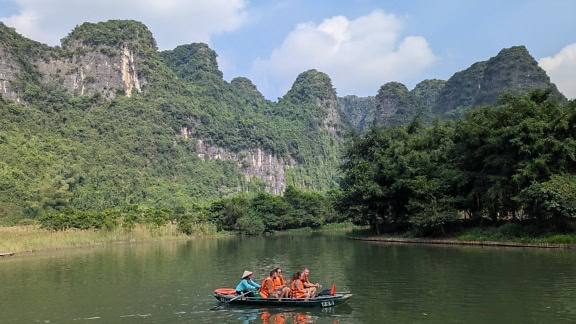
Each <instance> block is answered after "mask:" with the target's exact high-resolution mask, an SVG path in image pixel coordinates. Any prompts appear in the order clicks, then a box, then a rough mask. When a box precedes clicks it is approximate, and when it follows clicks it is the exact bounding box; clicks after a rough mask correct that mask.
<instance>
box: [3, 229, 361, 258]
mask: <svg viewBox="0 0 576 324" xmlns="http://www.w3.org/2000/svg"><path fill="white" fill-rule="evenodd" d="M355 228H358V227H356V226H354V225H350V224H348V223H341V224H331V225H327V226H326V227H325V228H322V227H321V228H318V229H311V228H300V229H294V230H286V231H277V232H274V233H273V234H272V235H284V234H295V233H305V232H327V231H343V230H352V229H355ZM235 235H238V234H237V233H234V232H217V233H206V234H200V233H199V234H195V235H186V234H183V233H180V232H178V231H177V229H176V227H175V226H173V225H167V226H164V227H160V228H149V227H146V226H137V227H136V228H135V229H134V230H133V231H131V232H125V231H122V230H114V231H102V230H100V231H94V230H76V229H69V230H64V231H50V230H46V229H41V228H39V227H38V226H34V225H28V226H12V227H0V260H2V259H5V258H8V257H10V256H15V255H23V254H31V253H37V252H45V251H56V250H67V249H77V248H89V247H98V246H105V245H111V244H138V243H153V242H160V241H175V240H192V239H197V238H216V237H229V236H235Z"/></svg>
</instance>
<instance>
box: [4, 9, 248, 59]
mask: <svg viewBox="0 0 576 324" xmlns="http://www.w3.org/2000/svg"><path fill="white" fill-rule="evenodd" d="M13 2H14V3H15V4H16V5H17V6H18V8H19V10H18V12H17V13H16V14H15V15H13V16H10V17H0V20H1V21H3V22H4V23H6V24H7V25H8V26H11V27H14V28H16V30H17V31H18V32H19V33H21V34H23V35H24V36H26V37H28V38H31V39H34V40H37V41H40V42H43V43H47V44H50V45H59V44H60V39H61V38H64V37H65V36H66V35H67V34H68V33H69V32H70V31H72V29H73V28H74V27H75V26H76V25H78V24H81V23H83V22H86V21H88V22H99V21H105V20H109V19H133V20H138V21H141V22H143V23H144V24H146V25H147V26H148V28H149V29H150V30H151V31H152V33H153V34H154V37H155V38H156V40H157V41H158V46H159V47H160V49H171V48H174V47H175V46H177V45H181V44H185V43H191V42H198V41H201V42H207V43H209V42H210V38H211V36H213V35H215V34H219V33H223V32H227V31H232V30H235V29H237V28H239V27H240V26H242V25H243V24H244V23H245V22H246V18H247V13H246V9H245V8H246V0H210V1H204V0H98V1H93V0H14V1H13Z"/></svg>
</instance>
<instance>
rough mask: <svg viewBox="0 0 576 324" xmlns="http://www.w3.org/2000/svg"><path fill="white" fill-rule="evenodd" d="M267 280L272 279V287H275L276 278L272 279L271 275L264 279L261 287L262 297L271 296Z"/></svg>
mask: <svg viewBox="0 0 576 324" xmlns="http://www.w3.org/2000/svg"><path fill="white" fill-rule="evenodd" d="M267 281H270V283H272V287H274V279H272V278H271V277H268V278H266V279H264V280H262V287H260V296H262V298H268V297H270V294H269V293H268V288H267V287H266V282H267Z"/></svg>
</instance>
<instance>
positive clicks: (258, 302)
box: [214, 288, 352, 307]
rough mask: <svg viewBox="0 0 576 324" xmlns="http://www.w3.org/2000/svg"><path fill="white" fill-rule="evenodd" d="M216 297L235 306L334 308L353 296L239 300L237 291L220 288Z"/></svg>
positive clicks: (338, 294) (344, 294)
mask: <svg viewBox="0 0 576 324" xmlns="http://www.w3.org/2000/svg"><path fill="white" fill-rule="evenodd" d="M214 297H215V298H216V299H218V301H220V302H221V303H226V304H228V303H229V304H234V305H253V306H264V305H266V306H284V307H286V306H287V307H332V306H338V305H340V304H343V303H345V302H346V301H347V300H348V299H349V298H350V297H352V294H348V293H335V294H334V295H327V296H318V297H312V298H308V299H304V298H262V297H260V296H256V297H245V296H242V297H240V298H238V295H236V290H234V289H231V288H219V289H216V290H214Z"/></svg>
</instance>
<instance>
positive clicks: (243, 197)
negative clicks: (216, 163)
mask: <svg viewBox="0 0 576 324" xmlns="http://www.w3.org/2000/svg"><path fill="white" fill-rule="evenodd" d="M336 196H337V193H336V192H335V191H332V192H328V193H326V194H320V193H315V192H303V191H299V190H297V189H296V188H294V187H291V186H289V187H288V188H287V190H286V192H285V194H284V196H276V195H271V194H268V193H258V194H238V195H236V196H233V197H230V198H224V199H219V200H215V201H213V202H212V203H211V204H210V205H208V206H203V207H201V206H197V207H194V208H191V209H189V210H186V209H184V208H176V209H166V208H164V209H154V208H143V207H139V206H137V205H129V206H128V207H127V208H123V209H107V210H104V211H83V210H78V209H73V208H70V207H66V208H62V209H60V210H57V211H53V212H49V213H46V214H44V215H43V216H41V217H39V218H38V220H39V222H40V224H41V225H42V227H44V228H47V229H52V230H65V229H70V228H76V229H82V230H88V229H105V230H106V229H107V230H110V229H115V228H118V227H121V228H124V229H126V230H131V229H133V228H134V226H135V225H136V224H148V225H150V226H163V225H166V224H168V223H169V222H170V223H173V224H177V225H178V228H179V229H180V231H182V232H183V233H186V234H207V233H214V232H216V231H234V232H239V233H242V234H261V233H264V232H266V231H274V230H283V229H292V228H301V227H311V228H317V227H320V226H321V225H324V224H327V223H336V222H341V221H344V219H343V218H342V217H341V214H339V213H338V212H336V210H335V209H334V206H335V201H336V199H337V197H336Z"/></svg>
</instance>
